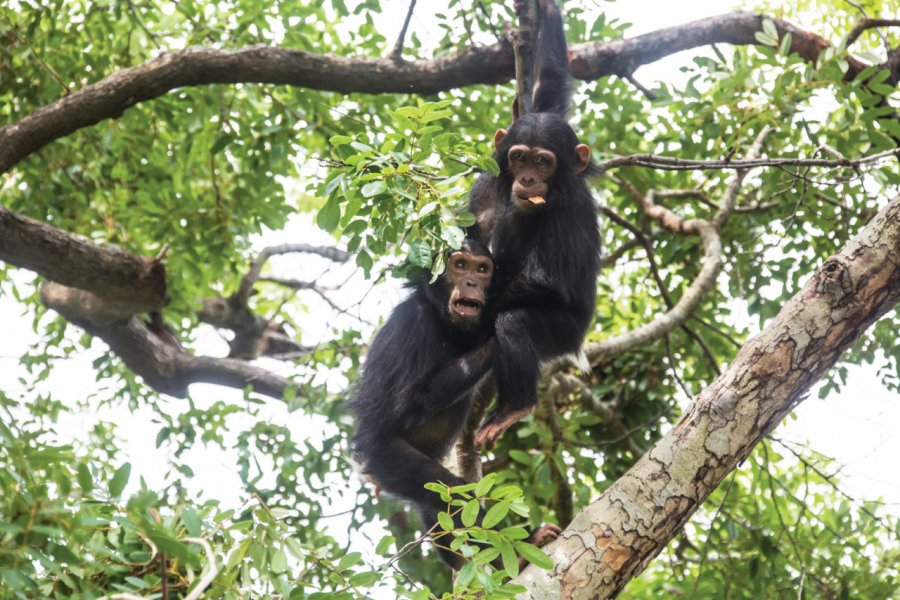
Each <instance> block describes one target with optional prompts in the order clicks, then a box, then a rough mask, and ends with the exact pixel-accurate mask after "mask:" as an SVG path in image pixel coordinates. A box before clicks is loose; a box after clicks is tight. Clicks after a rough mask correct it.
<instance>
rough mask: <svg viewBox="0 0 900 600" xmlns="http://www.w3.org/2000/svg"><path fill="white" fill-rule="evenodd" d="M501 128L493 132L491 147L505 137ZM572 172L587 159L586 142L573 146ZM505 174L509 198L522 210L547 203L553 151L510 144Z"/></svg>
mask: <svg viewBox="0 0 900 600" xmlns="http://www.w3.org/2000/svg"><path fill="white" fill-rule="evenodd" d="M506 133H507V132H506V130H505V129H498V130H497V133H496V134H495V135H494V147H495V148H499V147H500V144H501V143H502V142H503V140H504V138H505V137H506ZM573 158H574V161H573V162H574V166H573V167H569V168H573V170H574V172H575V174H576V175H577V174H579V173H581V172H582V171H584V170H585V169H586V168H587V166H588V164H590V161H591V149H590V148H589V147H588V146H587V145H586V144H577V145H576V146H575V148H574V157H573ZM507 160H508V161H509V172H510V173H509V174H510V175H511V176H512V179H513V184H512V192H511V194H510V201H511V202H512V203H513V204H514V205H515V206H516V208H518V209H519V210H522V211H531V210H534V209H535V208H537V207H540V206H543V205H544V204H546V203H547V194H548V193H549V191H550V181H551V180H552V179H553V176H554V175H555V174H556V170H557V168H558V164H557V160H556V154H554V153H553V151H552V150H548V149H547V148H542V147H540V146H528V145H526V144H514V145H513V146H510V148H509V150H508V151H507Z"/></svg>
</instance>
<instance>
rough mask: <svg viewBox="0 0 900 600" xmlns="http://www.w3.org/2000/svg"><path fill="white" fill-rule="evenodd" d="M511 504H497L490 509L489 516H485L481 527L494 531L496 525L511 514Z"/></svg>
mask: <svg viewBox="0 0 900 600" xmlns="http://www.w3.org/2000/svg"><path fill="white" fill-rule="evenodd" d="M509 509H510V503H509V502H497V503H496V504H494V505H493V506H492V507H490V508H489V509H488V511H487V514H485V515H484V521H482V523H481V525H482V526H483V527H486V528H488V529H493V527H494V525H496V524H497V523H499V522H500V521H502V520H503V518H504V517H506V515H507V514H508V513H509Z"/></svg>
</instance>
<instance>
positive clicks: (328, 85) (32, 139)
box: [0, 12, 865, 173]
mask: <svg viewBox="0 0 900 600" xmlns="http://www.w3.org/2000/svg"><path fill="white" fill-rule="evenodd" d="M766 18H769V17H766V16H764V15H759V14H754V13H749V12H736V13H729V14H725V15H721V16H717V17H709V18H706V19H700V20H697V21H693V22H690V23H685V24H683V25H677V26H675V27H668V28H666V29H660V30H659V31H655V32H651V33H647V34H644V35H641V36H638V37H635V38H629V39H624V40H610V41H599V42H590V43H586V44H576V45H574V46H572V47H571V59H570V67H571V71H572V75H573V76H574V77H576V78H578V79H583V80H588V81H590V80H595V79H598V78H600V77H605V76H609V75H621V76H626V75H630V74H631V73H632V72H634V70H635V69H637V68H638V67H639V66H641V65H645V64H648V63H652V62H654V61H657V60H659V59H660V58H662V57H664V56H667V55H670V54H674V53H675V52H679V51H681V50H686V49H689V48H696V47H699V46H706V45H709V44H716V43H728V44H741V45H746V44H756V43H757V41H756V39H755V37H754V34H755V33H756V32H757V31H761V29H762V21H763V19H766ZM771 20H772V21H773V22H774V23H775V26H776V28H777V29H778V31H779V35H784V34H785V33H788V32H790V33H791V37H792V44H791V50H792V51H794V52H797V53H798V54H799V55H800V56H802V57H803V58H805V59H807V60H815V59H816V58H817V57H818V56H819V54H820V53H821V52H822V51H824V50H825V49H826V48H827V47H828V46H829V43H828V41H827V40H825V39H824V38H822V37H821V36H819V35H816V34H814V33H810V32H807V31H803V30H801V29H798V28H797V27H795V26H794V25H792V24H790V23H788V22H787V21H782V20H780V19H771ZM848 61H849V63H850V68H849V70H848V72H847V77H848V78H853V77H855V76H856V75H857V74H859V72H860V71H861V70H862V69H863V68H864V66H865V65H864V64H863V63H861V62H860V61H858V60H856V59H854V58H852V57H850V58H848ZM513 62H514V61H513V50H512V47H511V45H510V44H509V43H507V42H501V43H497V44H494V45H492V46H484V47H473V48H469V49H467V50H464V51H463V52H461V53H460V54H457V55H455V56H448V57H440V58H435V59H426V60H417V61H409V62H407V61H398V60H394V59H393V58H378V59H368V58H345V57H341V56H332V55H316V54H310V53H309V52H303V51H300V50H290V49H287V48H272V47H268V46H251V47H249V48H244V49H241V50H220V49H214V48H187V49H185V50H179V51H176V52H166V53H164V54H162V55H160V56H159V57H157V58H155V59H153V60H151V61H149V62H147V63H145V64H143V65H140V66H137V67H133V68H130V69H123V70H122V71H119V72H117V73H115V74H113V75H111V76H109V77H107V78H106V79H104V80H102V81H99V82H97V83H95V84H92V85H89V86H86V87H84V88H82V89H80V90H78V91H76V92H73V93H72V94H68V95H66V96H64V97H63V98H61V99H60V100H58V101H56V102H54V103H53V104H50V105H48V106H45V107H43V108H41V109H38V110H36V111H35V112H34V113H32V114H30V115H29V116H27V117H25V118H24V119H22V120H21V121H19V122H17V123H14V124H12V125H7V126H5V127H0V173H5V172H6V171H8V170H9V169H11V168H12V167H13V165H15V164H16V163H17V162H19V161H20V160H22V159H23V158H25V157H26V156H28V155H29V154H32V153H33V152H36V151H37V150H39V149H40V148H42V147H44V146H45V145H47V144H48V143H50V142H52V141H53V140H55V139H58V138H61V137H63V136H66V135H68V134H70V133H72V132H74V131H77V130H79V129H81V128H83V127H89V126H91V125H94V124H96V123H99V122H100V121H102V120H104V119H110V118H116V117H119V116H120V115H121V114H122V112H123V111H125V110H126V109H128V108H130V107H132V106H134V105H135V104H137V103H139V102H143V101H146V100H151V99H153V98H157V97H159V96H161V95H163V94H165V93H167V92H169V91H171V90H173V89H176V88H179V87H186V86H197V85H207V84H214V83H269V84H283V85H294V86H299V87H306V88H310V89H315V90H328V91H335V92H340V93H344V94H347V93H353V92H359V93H368V94H380V93H415V94H434V93H437V92H440V91H444V90H449V89H453V88H458V87H463V86H467V85H473V84H478V83H482V84H497V83H504V82H507V81H509V80H510V79H511V78H512V76H513V73H514V64H513Z"/></svg>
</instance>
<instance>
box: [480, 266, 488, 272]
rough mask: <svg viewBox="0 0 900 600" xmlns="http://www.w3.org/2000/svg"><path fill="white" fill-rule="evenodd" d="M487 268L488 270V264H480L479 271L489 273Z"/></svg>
mask: <svg viewBox="0 0 900 600" xmlns="http://www.w3.org/2000/svg"><path fill="white" fill-rule="evenodd" d="M487 270H488V268H487V265H478V272H479V273H487Z"/></svg>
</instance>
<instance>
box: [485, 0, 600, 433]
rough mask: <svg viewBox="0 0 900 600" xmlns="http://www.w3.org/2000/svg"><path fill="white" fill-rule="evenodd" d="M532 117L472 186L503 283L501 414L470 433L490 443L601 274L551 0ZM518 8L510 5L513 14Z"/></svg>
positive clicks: (497, 299)
mask: <svg viewBox="0 0 900 600" xmlns="http://www.w3.org/2000/svg"><path fill="white" fill-rule="evenodd" d="M538 7H539V10H538V19H539V22H538V35H537V42H536V49H535V66H534V68H535V73H534V77H533V81H534V87H533V93H532V102H533V107H534V111H535V112H533V113H530V114H527V115H524V116H522V117H521V118H518V119H516V120H515V121H514V122H513V124H512V125H511V126H510V128H509V131H506V130H503V129H501V130H499V131H497V133H496V135H495V136H494V148H495V152H494V159H495V160H496V161H497V164H498V165H499V166H500V174H499V175H497V176H493V175H491V174H489V173H485V174H483V175H481V176H480V177H479V178H478V180H477V181H476V183H475V186H474V187H473V189H472V196H471V199H470V203H469V207H470V210H471V211H472V212H473V213H474V214H475V216H476V224H475V225H474V226H473V227H472V229H471V230H470V232H469V235H470V236H471V237H475V238H477V239H479V240H480V241H482V242H483V243H485V244H489V245H490V247H491V248H492V249H493V251H494V263H495V265H496V267H497V272H498V274H499V277H498V278H497V280H496V281H495V282H494V285H493V293H492V299H491V304H492V307H493V312H495V313H496V314H497V317H496V323H495V340H496V347H495V349H494V361H493V373H494V377H495V379H496V382H497V390H498V400H497V407H496V408H495V410H494V411H493V412H492V413H491V414H490V415H489V416H488V418H487V419H486V420H485V422H484V424H483V425H482V427H481V429H480V430H479V432H478V434H477V436H476V442H478V443H479V444H487V445H488V446H492V445H493V444H494V442H495V441H496V440H497V438H498V437H499V436H500V435H501V434H502V433H503V432H504V431H505V430H506V429H507V428H508V427H509V426H510V425H512V424H513V423H515V422H516V421H518V420H519V419H521V418H523V417H524V416H526V415H528V414H529V413H530V412H531V411H532V410H533V408H534V406H535V405H536V403H537V379H538V375H539V369H540V363H541V361H545V360H548V359H551V358H554V357H556V356H560V355H563V354H567V353H570V352H576V351H578V349H579V348H580V346H581V342H582V340H583V338H584V335H585V333H586V331H587V328H588V326H589V325H590V322H591V317H592V315H593V313H594V301H595V296H596V292H597V283H596V279H597V273H598V271H599V268H600V234H599V231H598V227H597V217H596V207H595V205H594V200H593V198H592V197H591V193H590V190H589V189H588V187H587V184H586V182H585V179H584V177H585V175H587V174H589V173H590V172H591V171H592V170H593V169H592V166H593V165H592V164H591V161H590V157H591V151H590V148H588V147H587V146H586V145H584V144H581V143H579V141H578V138H577V136H576V135H575V132H574V131H573V130H572V128H571V127H570V126H569V124H568V123H567V122H566V120H565V113H566V109H567V107H568V104H569V90H568V73H569V71H568V51H567V47H566V40H565V36H564V34H563V24H562V17H561V15H560V12H559V7H557V6H556V3H555V2H554V1H553V0H539V2H538ZM521 8H522V2H517V3H516V9H517V10H520V9H521Z"/></svg>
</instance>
